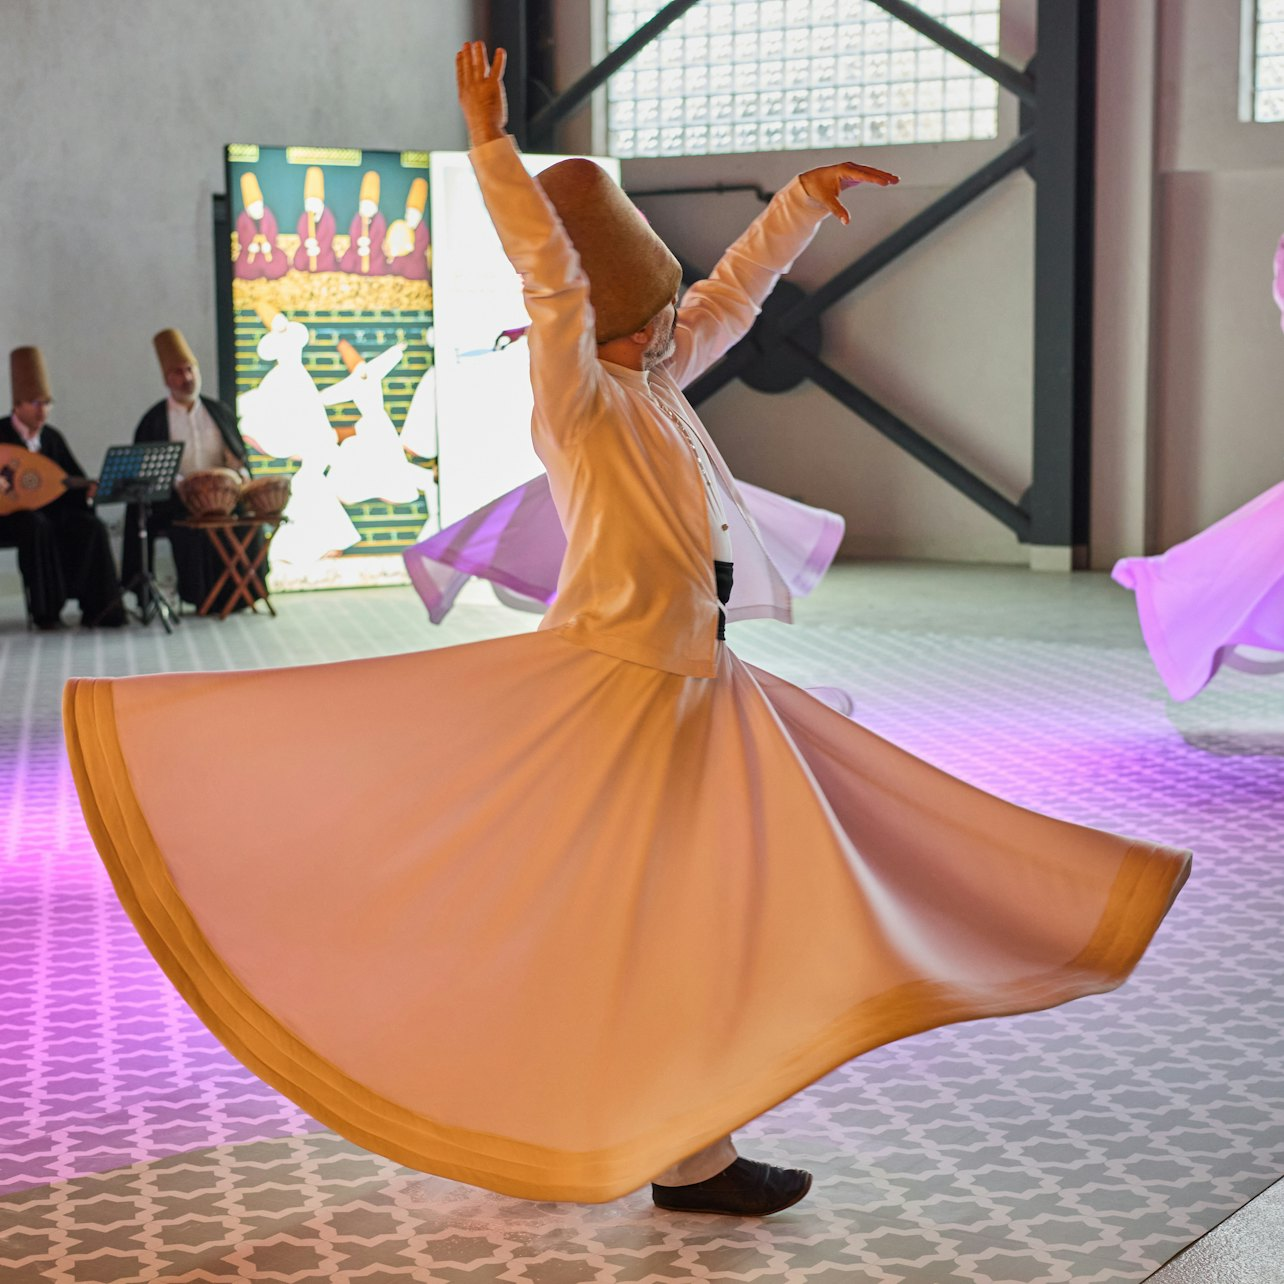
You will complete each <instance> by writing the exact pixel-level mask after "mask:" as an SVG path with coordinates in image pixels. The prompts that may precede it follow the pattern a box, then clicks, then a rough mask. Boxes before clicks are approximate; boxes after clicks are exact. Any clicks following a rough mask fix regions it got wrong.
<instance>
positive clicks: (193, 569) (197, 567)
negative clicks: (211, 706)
mask: <svg viewBox="0 0 1284 1284" xmlns="http://www.w3.org/2000/svg"><path fill="white" fill-rule="evenodd" d="M152 343H153V346H154V347H155V349H156V356H157V359H158V360H159V361H160V367H161V374H162V375H163V376H164V379H165V387H166V388H167V389H168V393H169V395H168V396H167V397H166V398H165V399H164V400H163V401H158V402H157V403H156V404H155V405H154V406H152V407H151V409H150V410H148V411H147V413H146V414H144V415H143V417H142V419H141V420H139V423H138V427H137V428H136V429H135V430H134V440H135V441H136V442H144V441H181V442H183V443H184V446H183V458H182V460H181V462H180V463H179V466H178V476H177V478H176V481H181V480H182V479H183V478H184V477H187V476H190V475H191V474H192V473H194V472H198V471H200V470H201V469H206V468H232V469H234V470H236V471H237V472H239V473H241V475H242V476H244V477H248V476H249V475H250V465H249V459H248V457H247V454H246V449H245V443H244V442H243V441H242V440H241V434H240V432H239V431H238V430H237V426H236V413H235V411H233V409H232V408H231V406H227V405H224V403H223V402H221V401H216V400H214V398H213V397H204V396H202V395H201V368H200V366H199V365H198V364H197V361H196V356H195V354H194V353H193V352H192V349H191V348H190V347H189V346H188V343H187V340H186V339H185V338H184V337H183V335H182V333H181V332H180V331H178V330H162V331H161V332H160V333H159V334H158V335H156V336H155V338H154V339H153V340H152ZM187 515H188V513H187V509H186V508H185V507H184V505H183V501H182V500H181V499H179V497H178V494H177V492H175V493H174V494H173V495H171V496H170V498H169V499H167V500H164V501H163V502H161V503H159V504H154V505H153V506H152V510H151V515H150V517H149V518H148V522H147V555H148V558H149V560H150V558H151V556H152V548H153V545H154V543H155V540H156V537H157V536H158V535H165V536H166V537H167V538H168V539H169V542H170V547H171V548H172V549H173V552H174V566H175V570H176V571H177V573H178V595H179V597H180V598H182V600H183V601H184V602H190V603H191V604H192V605H193V606H196V607H200V606H202V605H203V604H204V603H205V601H206V598H207V597H208V596H209V593H210V590H211V589H212V588H213V587H214V586H215V584H216V583H217V582H218V580H219V577H220V576H221V575H222V574H223V563H222V561H221V560H220V559H219V556H218V553H217V551H216V550H215V548H214V546H213V545H212V544H211V543H210V540H209V536H208V535H207V534H206V533H205V532H204V531H203V530H194V529H191V528H190V527H183V526H178V525H176V524H175V523H176V522H178V521H180V520H181V519H183V518H185V517H187ZM137 520H138V519H137V512H136V510H135V508H134V506H133V505H132V504H131V505H130V506H129V509H128V511H127V513H126V518H125V521H126V530H128V531H134V530H136V529H137ZM262 538H263V537H262V535H261V534H259V533H258V532H256V533H255V535H254V538H253V540H252V541H251V543H250V546H249V549H248V555H249V557H250V558H251V560H253V558H254V557H255V556H256V555H257V553H258V550H259V548H260V546H261V543H260V542H261V540H262ZM138 545H139V541H138V540H137V539H129V538H127V539H126V541H125V551H124V556H123V558H122V563H123V570H124V580H125V584H126V586H127V587H133V585H134V583H135V581H136V577H137V576H138V573H139V570H140V569H141V568H140V562H141V553H140V549H139V546H138ZM260 574H261V575H266V574H267V566H266V563H265V564H264V565H263V566H262V567H261V568H260ZM249 588H250V592H251V593H252V594H253V593H255V592H256V590H255V589H254V587H253V585H250V586H249ZM231 592H232V586H231V585H230V584H228V585H225V586H224V588H223V590H222V591H221V592H220V594H219V595H218V597H217V598H216V599H215V600H214V601H213V602H212V603H211V604H210V608H209V609H210V610H211V611H219V610H221V609H222V607H223V605H224V603H225V601H226V598H227V597H228V596H229V595H230V594H231ZM244 605H245V603H244V601H243V600H241V601H238V602H237V603H236V605H235V607H234V608H233V609H237V610H239V609H240V608H241V607H242V606H244Z"/></svg>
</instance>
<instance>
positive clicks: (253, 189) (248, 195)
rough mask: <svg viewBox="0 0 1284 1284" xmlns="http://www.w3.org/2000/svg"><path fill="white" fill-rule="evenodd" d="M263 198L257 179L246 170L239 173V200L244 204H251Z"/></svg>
mask: <svg viewBox="0 0 1284 1284" xmlns="http://www.w3.org/2000/svg"><path fill="white" fill-rule="evenodd" d="M262 199H263V189H262V188H261V187H260V186H259V180H258V179H257V178H256V177H255V176H254V175H253V174H251V173H249V172H248V171H247V172H246V173H244V174H242V175H241V200H242V201H244V202H245V204H246V205H253V204H254V202H255V201H261V200H262Z"/></svg>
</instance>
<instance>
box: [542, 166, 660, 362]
mask: <svg viewBox="0 0 1284 1284" xmlns="http://www.w3.org/2000/svg"><path fill="white" fill-rule="evenodd" d="M538 181H539V183H540V186H541V187H543V189H544V192H545V194H546V195H547V196H548V199H549V200H550V201H551V202H552V203H553V208H554V209H555V210H556V211H557V213H558V217H559V218H561V220H562V226H563V227H565V228H566V234H567V235H568V236H569V237H570V238H571V244H572V245H574V246H575V248H576V249H577V250H578V251H579V255H580V262H581V263H582V264H583V265H584V274H585V275H586V276H587V277H588V279H589V297H590V298H591V299H592V301H593V311H594V313H595V314H596V317H597V341H598V343H606V342H607V341H608V340H610V339H618V338H621V337H622V336H623V335H626V334H633V333H634V332H635V331H638V330H640V329H642V327H643V326H644V325H646V323H647V322H648V321H650V320H651V318H652V317H654V316H655V315H656V314H657V313H659V312H660V311H661V310H662V309H663V308H664V306H665V304H667V303H668V302H670V300H672V298H673V296H674V295H675V294H676V293H677V291H678V286H679V284H680V283H681V281H682V268H681V267H680V266H679V264H678V261H677V259H675V258H674V257H673V255H672V253H671V252H670V251H669V247H668V246H667V245H665V243H664V242H663V241H662V240H660V238H659V237H658V236H657V235H656V233H655V232H654V231H653V230H652V228H651V226H650V224H649V223H647V221H646V219H644V218H643V217H642V214H641V211H640V210H639V209H638V208H637V206H636V205H634V204H633V202H632V201H631V200H629V198H628V197H627V196H625V194H624V192H623V191H622V190H621V188H620V187H619V185H618V184H617V183H616V182H615V181H614V180H613V179H612V178H611V176H610V175H609V174H607V172H606V171H605V170H604V169H603V168H602V167H601V166H600V165H595V164H594V163H593V162H592V161H590V160H564V161H559V162H558V163H557V164H556V165H551V166H549V168H548V169H546V170H544V171H543V172H542V173H541V174H539V175H538Z"/></svg>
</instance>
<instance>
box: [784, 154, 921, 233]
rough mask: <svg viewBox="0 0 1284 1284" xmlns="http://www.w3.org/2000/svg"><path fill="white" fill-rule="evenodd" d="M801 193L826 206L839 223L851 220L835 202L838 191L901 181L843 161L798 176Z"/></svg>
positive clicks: (884, 185)
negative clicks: (864, 185)
mask: <svg viewBox="0 0 1284 1284" xmlns="http://www.w3.org/2000/svg"><path fill="white" fill-rule="evenodd" d="M798 180H799V182H801V183H802V185H803V191H804V192H806V193H807V195H808V196H810V197H811V198H812V199H813V200H817V201H820V202H821V203H822V204H824V205H827V206H828V207H829V212H830V213H831V214H832V215H833V216H834V217H835V218H836V219H837V220H838V221H839V222H840V223H842V224H844V225H846V224H848V223H850V222H851V221H852V217H851V215H850V214H848V212H847V211H846V210H845V209H844V208H843V203H842V201H840V200H839V199H838V194H839V193H840V192H845V191H846V190H847V189H848V188H849V187H856V186H857V185H858V184H860V183H873V184H874V185H875V186H876V187H891V186H892V185H893V184H895V183H899V182H900V181H901V180H900V179H899V178H897V177H896V175H895V174H889V173H888V172H887V171H886V170H883V169H874V167H873V166H872V165H857V164H856V162H855V161H842V162H840V163H839V164H837V165H822V166H821V168H820V169H809V170H808V171H807V172H806V173H805V174H799V175H798Z"/></svg>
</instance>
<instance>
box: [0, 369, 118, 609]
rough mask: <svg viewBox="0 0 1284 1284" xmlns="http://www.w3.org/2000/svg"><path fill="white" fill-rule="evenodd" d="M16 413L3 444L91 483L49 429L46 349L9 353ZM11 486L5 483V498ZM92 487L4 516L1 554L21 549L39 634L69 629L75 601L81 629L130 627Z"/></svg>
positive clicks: (0, 426)
mask: <svg viewBox="0 0 1284 1284" xmlns="http://www.w3.org/2000/svg"><path fill="white" fill-rule="evenodd" d="M9 373H10V378H11V381H12V385H13V412H12V414H9V415H7V416H5V417H4V418H3V419H0V443H2V444H4V445H7V446H19V447H21V448H23V449H25V450H31V451H35V452H36V453H38V454H41V455H44V456H45V458H47V459H51V460H52V461H53V462H54V463H55V464H57V465H58V466H59V467H60V468H61V469H62V470H63V471H64V472H65V473H66V474H67V475H68V477H69V478H79V479H85V470H84V469H83V468H82V467H81V466H80V463H79V462H78V461H77V459H76V457H75V455H73V454H72V452H71V448H70V447H69V446H68V445H67V439H66V438H65V437H64V436H63V435H62V433H60V432H59V431H58V429H57V428H55V427H53V426H52V425H51V424H49V423H48V422H46V421H47V420H48V418H49V407H50V405H51V404H52V402H53V395H52V394H51V392H50V390H49V376H48V374H47V373H46V371H45V363H44V358H43V357H42V356H41V353H40V349H39V348H15V349H14V350H13V352H11V353H10V354H9ZM11 488H12V481H6V480H5V479H2V478H0V491H8V490H10V489H11ZM92 498H93V486H92V484H86V485H84V486H69V487H67V489H66V490H65V491H63V493H62V494H60V495H58V496H57V497H56V498H54V499H53V500H51V501H50V502H49V503H47V504H44V505H42V506H41V507H39V508H32V509H21V510H19V511H17V512H14V513H11V514H10V515H8V516H6V517H0V547H3V548H16V549H17V550H18V569H19V570H20V571H21V572H22V581H23V585H24V587H25V591H26V594H27V609H28V611H29V612H30V615H31V618H32V620H33V621H34V623H35V625H36V627H37V628H40V629H58V628H62V627H63V621H62V610H63V607H64V606H65V605H66V603H67V601H68V599H69V598H75V599H76V601H77V602H79V604H80V622H81V624H83V625H86V626H87V627H92V626H94V625H98V626H106V627H115V626H117V625H121V624H124V623H125V619H126V616H125V608H124V605H123V603H122V600H121V592H120V580H119V578H118V576H117V574H116V563H115V560H114V559H113V557H112V552H111V543H110V540H109V539H108V535H107V528H106V526H104V525H103V523H102V522H101V521H100V520H99V519H98V517H97V516H96V515H95V514H94V511H93V508H92V507H91V505H90V501H91V500H92Z"/></svg>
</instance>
